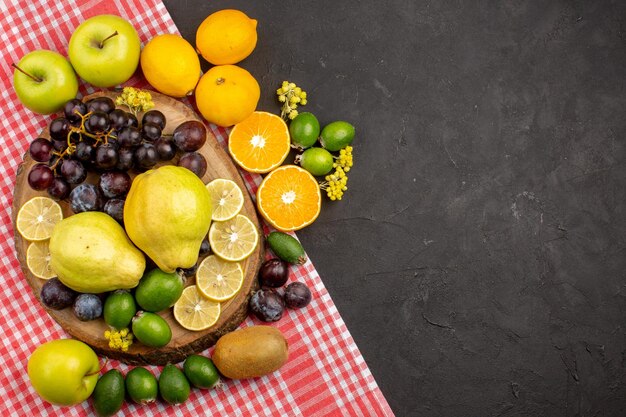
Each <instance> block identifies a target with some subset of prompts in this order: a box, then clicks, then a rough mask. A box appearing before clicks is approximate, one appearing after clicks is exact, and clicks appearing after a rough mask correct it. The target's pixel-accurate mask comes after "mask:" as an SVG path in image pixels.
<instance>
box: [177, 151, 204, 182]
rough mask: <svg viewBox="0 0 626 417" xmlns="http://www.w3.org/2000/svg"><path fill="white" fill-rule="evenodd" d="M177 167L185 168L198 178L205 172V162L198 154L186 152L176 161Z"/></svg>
mask: <svg viewBox="0 0 626 417" xmlns="http://www.w3.org/2000/svg"><path fill="white" fill-rule="evenodd" d="M178 166H180V167H184V168H187V169H188V170H190V171H191V172H193V173H194V174H196V175H197V176H198V177H199V178H202V177H203V176H204V174H205V173H206V170H207V162H206V159H205V158H204V156H202V154H199V153H198V152H187V153H186V154H183V155H182V156H181V157H180V159H179V160H178Z"/></svg>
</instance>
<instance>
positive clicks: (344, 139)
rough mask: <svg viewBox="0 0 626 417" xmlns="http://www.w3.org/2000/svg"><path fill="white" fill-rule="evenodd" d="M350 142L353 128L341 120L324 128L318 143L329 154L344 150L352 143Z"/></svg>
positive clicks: (352, 137) (352, 136) (352, 138)
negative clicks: (329, 152)
mask: <svg viewBox="0 0 626 417" xmlns="http://www.w3.org/2000/svg"><path fill="white" fill-rule="evenodd" d="M352 140H354V126H352V125H351V124H350V123H348V122H343V121H341V120H338V121H336V122H332V123H329V124H328V125H326V126H324V129H322V133H321V134H320V143H321V144H322V146H323V147H324V148H326V149H328V150H329V151H331V152H335V151H338V150H340V149H343V148H345V147H346V146H348V145H350V144H351V143H352Z"/></svg>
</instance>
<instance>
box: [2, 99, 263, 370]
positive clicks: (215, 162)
mask: <svg viewBox="0 0 626 417" xmlns="http://www.w3.org/2000/svg"><path fill="white" fill-rule="evenodd" d="M151 94H152V98H153V101H154V104H155V107H154V109H156V110H159V111H161V112H162V113H163V114H164V115H165V116H166V118H167V124H166V126H165V129H164V131H163V134H171V133H172V132H173V131H174V129H175V128H176V126H178V125H180V124H181V123H182V122H184V121H186V120H199V121H202V119H201V118H200V117H198V115H196V113H195V112H194V111H193V110H192V109H191V108H190V107H188V106H186V105H185V104H183V103H182V102H180V101H177V100H175V99H173V98H171V97H168V96H165V95H162V94H159V93H156V92H152V91H151ZM117 95H118V93H115V92H112V91H107V92H99V93H95V94H92V95H90V96H88V97H86V98H85V100H84V101H87V100H89V99H90V98H95V97H98V96H108V97H111V98H112V99H114V100H115V97H117ZM122 108H123V109H124V110H128V109H126V108H124V107H122ZM141 117H142V114H139V115H138V119H139V120H140V121H141ZM40 137H45V138H49V133H48V130H47V129H45V130H44V131H43V132H42V133H41V135H40ZM32 139H35V138H32ZM199 152H200V153H202V155H204V157H205V158H206V160H207V162H208V169H207V172H206V174H205V175H204V177H203V178H202V180H203V181H204V183H205V184H206V183H208V182H210V181H211V180H213V179H215V178H228V179H231V180H233V181H235V182H236V183H237V185H239V187H240V188H241V189H242V190H243V194H244V199H245V201H244V206H243V208H242V210H241V214H244V215H246V216H247V217H248V218H250V220H252V222H253V223H254V224H255V225H256V227H257V229H258V231H259V236H260V239H259V245H258V246H257V248H256V249H255V250H254V252H253V253H252V255H250V256H249V257H248V258H247V259H245V260H244V261H242V263H241V265H242V267H243V270H244V282H243V285H242V288H241V290H240V291H239V293H238V294H237V295H235V297H233V298H232V299H230V300H228V301H226V302H224V303H222V306H221V307H222V313H221V316H220V318H219V320H218V322H217V323H216V324H215V325H214V326H212V327H210V328H209V329H207V330H204V331H200V332H193V331H189V330H186V329H184V328H183V327H181V326H180V325H179V324H178V323H177V322H176V320H175V319H174V316H173V314H172V309H171V308H170V309H168V310H166V311H164V312H161V313H159V314H160V315H161V316H162V317H163V318H164V319H165V320H167V322H168V323H169V325H170V327H171V329H172V340H171V341H170V343H168V344H167V345H166V346H165V347H162V348H151V347H147V346H144V345H143V344H141V343H139V342H137V341H135V343H133V344H132V346H131V347H130V349H129V350H128V352H121V351H118V350H112V349H110V348H109V346H108V341H107V340H106V339H105V338H104V331H105V330H107V329H108V326H107V325H106V323H105V322H104V320H103V319H102V318H100V319H97V320H92V321H89V322H82V321H80V320H78V319H77V318H76V317H75V316H74V314H73V312H72V308H71V307H69V308H66V309H64V310H60V311H59V310H52V309H48V308H47V307H45V306H44V305H43V303H42V306H43V307H44V308H45V309H46V311H47V312H48V314H50V316H52V318H53V319H54V320H56V321H57V323H59V324H60V325H61V326H62V327H63V329H65V330H66V331H67V332H68V333H69V334H70V335H72V336H73V337H75V338H77V339H79V340H82V341H83V342H85V343H87V344H89V345H90V346H92V347H93V348H94V350H95V351H96V352H97V353H98V354H100V355H103V356H107V357H109V358H112V359H118V360H121V361H122V362H125V363H129V364H143V365H146V364H151V365H163V364H166V363H176V362H180V361H181V360H184V359H185V358H186V357H187V356H188V355H190V354H192V353H197V352H200V351H202V350H204V349H206V348H208V347H210V346H212V345H213V344H215V342H216V341H217V339H218V338H219V337H220V336H221V335H223V334H225V333H228V332H230V331H232V330H234V329H236V328H237V327H238V326H239V325H240V324H241V322H242V321H243V320H244V319H245V318H246V316H247V314H248V301H249V299H250V296H251V293H252V291H253V290H254V289H256V288H257V287H258V282H257V279H256V276H257V273H258V270H259V267H260V264H261V261H262V258H263V254H264V250H263V241H264V239H263V238H262V236H263V234H262V233H263V230H262V228H261V225H260V224H259V219H258V217H257V214H256V210H255V206H254V204H253V202H252V199H251V198H250V195H249V194H248V192H247V188H246V186H245V185H244V182H243V180H242V178H241V176H240V175H239V171H238V170H237V168H236V167H235V165H234V164H233V161H232V160H231V158H230V156H229V155H228V154H227V153H226V152H225V151H224V149H223V148H222V147H221V145H220V144H219V143H218V142H217V140H216V138H215V136H214V135H213V134H212V133H211V131H210V130H208V129H207V140H206V143H205V144H204V146H203V147H202V148H201V149H200V150H199ZM177 160H178V155H177V156H176V157H175V158H174V160H173V161H171V162H168V163H176V161H177ZM34 164H35V162H34V161H33V159H32V158H31V157H30V154H29V153H28V152H26V154H25V155H24V160H23V162H22V163H21V164H20V166H19V167H18V170H17V176H16V180H15V189H14V194H13V214H12V220H13V225H14V227H13V229H14V230H16V229H15V217H16V216H17V213H18V211H19V209H20V207H21V206H22V205H23V204H24V203H25V202H26V201H28V200H29V199H31V198H32V197H35V196H48V195H47V193H46V192H45V191H35V190H33V189H31V188H30V186H29V185H28V181H27V178H28V172H29V171H30V168H31V166H32V165H34ZM159 165H163V164H159ZM131 176H134V173H132V172H131ZM97 179H98V176H97V175H96V174H94V173H90V174H89V176H88V178H87V182H91V183H94V184H95V183H96V182H97ZM59 203H60V205H61V207H62V208H63V214H64V216H65V217H67V216H71V215H72V214H73V213H72V210H71V209H70V206H69V203H68V202H67V201H61V202H59ZM28 245H29V242H28V241H26V240H25V239H23V238H22V237H21V236H20V234H19V233H18V232H17V231H16V232H15V248H16V250H17V255H18V260H19V261H20V265H21V268H22V271H23V273H24V275H25V277H26V280H27V281H28V283H29V284H30V286H31V288H32V290H33V292H34V294H35V297H37V299H38V300H39V302H41V300H40V296H39V294H40V291H41V287H42V286H43V284H44V283H45V280H42V279H39V278H37V277H35V276H34V275H33V274H32V273H31V272H30V271H29V270H28V267H27V266H26V250H27V248H28ZM193 283H195V278H190V279H188V280H187V283H186V284H187V285H191V284H193Z"/></svg>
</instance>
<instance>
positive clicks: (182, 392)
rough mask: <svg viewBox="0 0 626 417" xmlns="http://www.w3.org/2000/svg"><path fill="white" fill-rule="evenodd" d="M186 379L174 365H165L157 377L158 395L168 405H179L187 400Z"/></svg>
mask: <svg viewBox="0 0 626 417" xmlns="http://www.w3.org/2000/svg"><path fill="white" fill-rule="evenodd" d="M190 391H191V387H190V386H189V381H187V377H185V374H183V373H182V371H181V370H180V369H178V368H177V367H176V366H175V365H171V364H170V365H165V367H164V368H163V371H161V375H160V376H159V393H160V394H161V397H162V398H163V399H164V400H165V401H167V402H168V403H170V404H181V403H184V402H185V401H187V398H189V392H190Z"/></svg>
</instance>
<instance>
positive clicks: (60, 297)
mask: <svg viewBox="0 0 626 417" xmlns="http://www.w3.org/2000/svg"><path fill="white" fill-rule="evenodd" d="M77 296H78V293H77V292H76V291H74V290H73V289H71V288H68V287H66V286H65V284H63V283H62V282H61V281H60V280H59V279H58V278H52V279H49V280H47V281H46V283H45V284H43V287H41V293H40V297H41V302H42V303H43V304H44V305H45V306H46V307H48V308H51V309H53V310H63V309H64V308H66V307H69V306H71V305H72V304H73V303H74V300H75V299H76V297H77Z"/></svg>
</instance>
